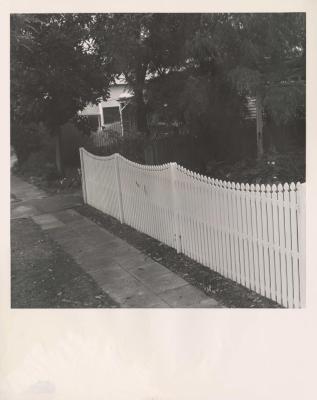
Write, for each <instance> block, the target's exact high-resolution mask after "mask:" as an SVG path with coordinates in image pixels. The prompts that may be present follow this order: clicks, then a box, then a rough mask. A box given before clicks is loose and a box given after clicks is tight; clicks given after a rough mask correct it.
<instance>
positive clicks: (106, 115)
mask: <svg viewBox="0 0 317 400" xmlns="http://www.w3.org/2000/svg"><path fill="white" fill-rule="evenodd" d="M103 120H104V123H105V124H111V123H112V122H117V121H120V113H119V107H104V108H103Z"/></svg>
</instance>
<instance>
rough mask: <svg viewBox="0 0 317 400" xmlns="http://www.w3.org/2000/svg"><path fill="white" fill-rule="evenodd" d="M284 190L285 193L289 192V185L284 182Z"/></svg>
mask: <svg viewBox="0 0 317 400" xmlns="http://www.w3.org/2000/svg"><path fill="white" fill-rule="evenodd" d="M284 190H285V191H288V190H289V184H288V183H287V182H286V183H284Z"/></svg>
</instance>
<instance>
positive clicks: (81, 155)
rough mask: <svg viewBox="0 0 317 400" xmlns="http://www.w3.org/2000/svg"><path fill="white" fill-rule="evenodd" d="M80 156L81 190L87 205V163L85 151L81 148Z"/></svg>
mask: <svg viewBox="0 0 317 400" xmlns="http://www.w3.org/2000/svg"><path fill="white" fill-rule="evenodd" d="M79 155H80V169H81V188H82V191H83V200H84V204H87V188H86V173H85V163H84V149H83V148H82V147H81V148H80V149H79Z"/></svg>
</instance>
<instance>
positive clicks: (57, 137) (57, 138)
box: [55, 127, 65, 176]
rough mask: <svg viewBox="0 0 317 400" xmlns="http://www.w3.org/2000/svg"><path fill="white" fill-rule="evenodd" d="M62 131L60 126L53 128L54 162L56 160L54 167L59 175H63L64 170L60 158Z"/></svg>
mask: <svg viewBox="0 0 317 400" xmlns="http://www.w3.org/2000/svg"><path fill="white" fill-rule="evenodd" d="M61 135H62V132H61V128H60V127H58V128H56V130H55V162H56V169H57V172H58V173H59V175H60V176H64V175H65V171H64V163H63V158H62V143H61V142H62V138H61Z"/></svg>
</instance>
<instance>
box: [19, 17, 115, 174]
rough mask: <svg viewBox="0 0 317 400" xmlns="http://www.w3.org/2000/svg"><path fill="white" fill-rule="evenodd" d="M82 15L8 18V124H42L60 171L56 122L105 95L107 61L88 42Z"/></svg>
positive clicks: (87, 20)
mask: <svg viewBox="0 0 317 400" xmlns="http://www.w3.org/2000/svg"><path fill="white" fill-rule="evenodd" d="M91 19H92V16H91V15H85V14H27V15H23V14H21V15H17V14H15V15H12V16H11V122H12V129H14V127H15V126H16V125H17V124H18V125H21V124H27V123H30V122H42V123H44V125H45V126H46V127H47V128H48V130H49V131H50V133H51V134H52V135H53V136H54V137H55V138H56V166H57V169H58V172H59V173H60V174H61V175H62V174H63V173H64V171H63V163H62V158H61V148H60V141H61V126H62V125H63V124H64V123H66V122H67V121H69V120H70V119H72V118H74V117H76V115H77V113H78V111H80V110H82V109H84V107H85V106H86V105H87V104H88V103H94V104H97V103H98V101H100V100H101V99H102V98H103V99H106V98H107V96H108V95H109V91H108V88H109V84H110V82H111V80H112V73H111V68H110V65H109V64H107V59H106V58H104V59H103V60H101V59H100V58H98V56H97V55H96V54H95V53H94V52H93V51H92V49H91V45H90V33H89V24H90V22H91Z"/></svg>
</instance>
